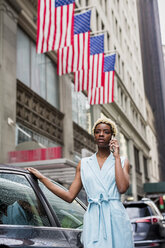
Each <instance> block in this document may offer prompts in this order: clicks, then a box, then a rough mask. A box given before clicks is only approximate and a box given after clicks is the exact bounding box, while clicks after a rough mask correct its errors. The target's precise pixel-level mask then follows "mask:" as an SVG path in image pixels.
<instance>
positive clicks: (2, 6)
mask: <svg viewBox="0 0 165 248" xmlns="http://www.w3.org/2000/svg"><path fill="white" fill-rule="evenodd" d="M0 11H2V12H5V13H6V14H7V15H8V16H9V17H10V18H11V19H12V20H13V21H14V22H15V23H17V20H18V15H17V13H16V11H15V10H14V9H13V8H12V7H11V6H10V5H9V4H8V3H7V2H6V1H4V0H0Z"/></svg>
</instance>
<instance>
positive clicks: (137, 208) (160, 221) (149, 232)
mask: <svg viewBox="0 0 165 248" xmlns="http://www.w3.org/2000/svg"><path fill="white" fill-rule="evenodd" d="M124 206H125V208H126V210H127V213H128V215H129V218H130V220H131V224H132V227H133V234H134V243H135V247H141V248H143V247H144V248H147V247H161V248H163V247H165V219H164V218H163V216H162V214H161V213H160V211H159V209H158V208H157V206H156V205H155V203H154V202H153V201H151V200H150V199H147V198H143V199H142V200H140V201H137V202H125V203H124Z"/></svg>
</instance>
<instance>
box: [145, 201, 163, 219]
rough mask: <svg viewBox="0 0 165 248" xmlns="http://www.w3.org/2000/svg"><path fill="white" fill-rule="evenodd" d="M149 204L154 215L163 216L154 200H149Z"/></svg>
mask: <svg viewBox="0 0 165 248" xmlns="http://www.w3.org/2000/svg"><path fill="white" fill-rule="evenodd" d="M148 205H149V206H150V208H151V211H152V215H156V216H161V213H160V211H159V209H158V208H157V206H156V205H155V203H154V202H149V201H148Z"/></svg>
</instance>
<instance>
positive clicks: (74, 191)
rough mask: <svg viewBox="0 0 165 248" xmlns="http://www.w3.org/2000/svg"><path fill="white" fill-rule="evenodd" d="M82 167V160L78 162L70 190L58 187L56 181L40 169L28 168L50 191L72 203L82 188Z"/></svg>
mask: <svg viewBox="0 0 165 248" xmlns="http://www.w3.org/2000/svg"><path fill="white" fill-rule="evenodd" d="M80 167H81V161H80V162H79V163H78V165H77V168H76V174H75V178H74V180H73V182H72V184H71V186H70V188H69V190H68V191H65V190H64V189H62V188H60V187H58V186H57V185H55V184H54V183H52V182H51V181H50V180H49V179H48V178H47V177H45V176H44V175H43V174H41V173H40V172H39V171H38V170H36V169H34V168H32V167H30V168H27V170H28V171H29V172H31V173H33V174H34V175H35V176H36V177H37V178H38V179H39V180H40V181H41V182H42V183H43V184H44V185H45V186H46V187H47V188H48V189H49V190H50V191H52V192H53V193H54V194H55V195H57V196H59V197H60V198H62V199H63V200H65V201H67V202H69V203H71V202H72V201H73V200H74V199H75V197H76V196H77V195H78V193H79V192H80V190H81V188H82V182H81V176H80Z"/></svg>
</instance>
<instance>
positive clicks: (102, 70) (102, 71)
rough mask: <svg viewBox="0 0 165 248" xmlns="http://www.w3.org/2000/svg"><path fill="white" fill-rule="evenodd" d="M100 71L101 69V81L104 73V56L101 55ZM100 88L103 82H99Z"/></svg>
mask: <svg viewBox="0 0 165 248" xmlns="http://www.w3.org/2000/svg"><path fill="white" fill-rule="evenodd" d="M102 56H103V58H102V69H101V79H102V78H103V73H104V54H103V55H102ZM101 86H104V82H103V81H101Z"/></svg>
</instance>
